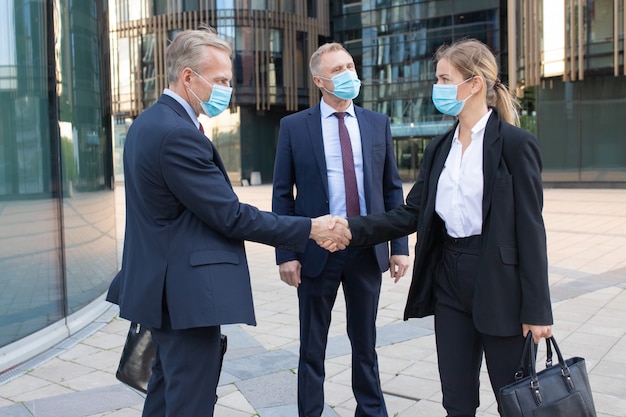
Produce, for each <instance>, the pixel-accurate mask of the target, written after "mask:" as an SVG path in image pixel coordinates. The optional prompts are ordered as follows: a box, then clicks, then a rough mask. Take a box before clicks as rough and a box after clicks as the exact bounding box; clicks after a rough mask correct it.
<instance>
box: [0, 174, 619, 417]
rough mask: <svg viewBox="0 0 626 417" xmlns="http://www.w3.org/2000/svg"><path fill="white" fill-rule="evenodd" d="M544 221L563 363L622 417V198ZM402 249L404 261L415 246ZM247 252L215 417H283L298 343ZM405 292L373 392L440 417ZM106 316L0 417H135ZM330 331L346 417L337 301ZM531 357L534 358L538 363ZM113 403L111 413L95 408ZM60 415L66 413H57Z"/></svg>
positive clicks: (329, 383)
mask: <svg viewBox="0 0 626 417" xmlns="http://www.w3.org/2000/svg"><path fill="white" fill-rule="evenodd" d="M409 188H410V184H409V185H407V189H406V191H408V189H409ZM236 191H237V192H240V195H241V197H242V201H248V202H252V203H254V204H255V205H260V206H262V207H264V208H265V209H268V208H269V196H270V194H271V187H269V186H260V187H243V188H238V189H237V190H236ZM122 202H123V200H122ZM544 218H545V221H546V226H547V232H548V250H549V260H550V267H549V272H550V285H551V288H552V296H553V301H554V304H553V310H554V315H555V326H554V331H555V336H556V337H557V340H558V342H559V345H560V347H561V350H562V351H563V354H564V356H566V357H568V356H583V357H585V359H586V362H587V368H588V370H589V375H590V381H591V385H592V389H593V391H594V399H595V402H596V406H597V408H598V416H599V417H624V416H626V399H625V398H624V393H625V392H626V375H624V372H622V371H620V369H622V368H623V367H624V366H623V365H624V364H625V363H626V314H625V313H626V311H625V310H626V256H624V255H623V248H624V247H626V191H624V190H561V189H552V190H546V192H545V208H544ZM118 226H119V225H118ZM118 236H123V233H120V234H118ZM409 239H410V246H411V256H413V252H412V251H413V248H412V247H413V245H414V243H415V235H414V234H413V235H411V236H410V238H409ZM120 246H121V245H120ZM246 249H247V253H248V258H249V263H250V269H251V276H252V285H253V291H254V296H255V309H256V313H257V319H258V321H259V325H258V326H257V327H250V326H238V325H230V326H224V327H223V329H222V331H223V333H225V334H227V335H228V336H229V350H228V352H227V354H226V355H227V356H226V358H225V363H224V370H223V373H222V377H221V379H220V386H219V387H218V395H219V396H220V398H219V400H218V404H217V406H216V416H220V417H222V416H223V417H249V416H251V415H252V414H253V413H258V415H259V416H260V417H283V416H285V417H293V416H295V415H296V414H297V411H296V405H295V385H296V383H295V380H296V375H295V374H294V372H295V371H296V368H297V355H298V340H297V339H298V333H299V330H298V321H297V312H298V307H297V297H296V294H295V289H294V288H292V287H288V286H286V285H285V284H284V283H282V282H281V281H280V279H279V278H278V268H277V266H276V265H275V263H274V256H273V249H272V248H268V247H266V246H264V245H260V244H256V243H250V242H248V243H246ZM409 284H410V277H404V278H403V279H401V280H400V281H399V282H398V283H397V284H393V281H392V280H391V279H389V277H388V275H385V276H384V277H383V284H382V287H381V297H380V308H379V317H378V320H377V325H378V327H379V329H378V345H379V347H378V355H379V361H380V368H381V369H380V371H381V381H382V384H383V391H384V392H385V398H386V401H387V405H388V409H389V413H390V416H394V417H415V416H418V415H424V416H440V415H443V414H444V410H443V408H442V407H441V391H440V388H439V377H438V371H437V358H436V354H435V350H434V346H435V344H434V336H433V334H432V318H426V319H421V320H414V319H412V320H409V321H407V322H405V321H402V314H403V309H404V303H405V301H406V293H407V291H408V286H409ZM114 315H115V309H110V310H109V312H108V316H107V315H104V314H103V317H102V318H100V319H98V320H96V321H95V322H94V323H92V324H91V325H90V326H88V328H86V329H84V330H83V331H81V332H78V333H77V334H75V335H74V336H72V337H71V338H69V339H67V340H66V341H64V342H63V343H62V344H60V345H58V346H57V347H55V348H54V349H51V351H50V352H48V353H47V354H46V355H42V358H41V359H40V361H39V362H37V361H36V360H33V361H32V362H29V365H28V367H27V368H25V369H22V371H21V372H22V374H20V375H18V376H17V377H15V378H13V379H10V380H8V382H5V383H4V384H3V383H1V382H0V415H1V416H2V417H23V416H29V417H33V416H35V417H41V416H44V417H45V416H47V415H55V417H56V416H60V415H62V416H63V417H73V416H76V417H79V416H80V417H105V416H106V417H139V416H140V415H141V408H142V402H143V397H142V396H141V395H139V394H138V393H136V392H135V391H132V390H130V389H128V388H126V387H124V386H123V385H121V384H120V383H118V382H117V381H116V380H115V379H114V377H113V373H114V371H115V369H116V366H117V361H118V360H119V353H120V352H121V348H122V346H123V343H124V338H125V335H126V332H127V331H128V325H129V323H128V322H127V321H126V320H122V319H117V318H113V317H114ZM332 320H333V323H332V326H331V330H330V332H329V348H328V358H327V361H326V370H327V380H326V382H325V392H326V394H327V395H326V401H327V407H326V408H325V411H324V414H323V416H324V417H338V416H339V417H352V416H353V415H354V408H355V406H356V403H355V401H354V397H353V395H352V392H351V387H350V379H351V367H350V362H351V358H350V348H349V342H348V339H347V337H346V335H345V302H344V300H343V294H342V293H341V291H340V293H339V294H338V297H337V302H336V305H335V309H334V311H333V317H332ZM542 357H543V353H542V352H540V361H541V360H542V359H541V358H542ZM31 363H32V365H31ZM63 368H65V371H62V370H61V369H63ZM18 371H19V370H18ZM481 386H482V388H481V392H480V395H481V407H480V408H479V410H478V413H477V416H478V417H493V416H497V409H496V405H495V401H494V398H493V393H492V392H491V390H490V387H489V382H488V377H487V373H486V370H485V369H483V370H482V372H481ZM74 390H75V391H76V392H74ZM261 392H263V393H264V395H261V394H260V393H261ZM112 395H114V396H115V397H116V401H120V402H121V403H116V402H115V401H100V400H97V399H96V400H94V398H96V397H97V398H99V399H106V398H109V397H108V396H112ZM124 398H126V399H127V400H128V404H124V403H123V401H124ZM20 399H21V401H24V402H22V403H19V401H20ZM65 407H68V409H69V408H72V409H71V410H69V411H67V413H66V408H65ZM33 410H35V411H33ZM46 410H49V411H50V412H49V414H45V413H46V412H47V411H46ZM53 412H54V413H53ZM72 413H74V414H72ZM396 413H397V414H396Z"/></svg>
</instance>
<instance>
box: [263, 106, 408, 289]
mask: <svg viewBox="0 0 626 417" xmlns="http://www.w3.org/2000/svg"><path fill="white" fill-rule="evenodd" d="M354 111H355V115H356V118H357V120H358V122H359V130H360V133H361V146H362V151H363V180H364V181H363V182H364V188H365V203H366V206H367V213H381V212H385V211H387V210H391V209H394V208H396V207H398V206H400V205H401V204H402V203H403V201H404V194H403V192H402V181H401V180H400V176H399V174H398V169H397V166H396V159H395V155H394V152H393V141H392V138H391V129H390V122H389V117H387V116H385V115H382V114H380V113H376V112H373V111H369V110H365V109H363V108H361V107H358V106H354ZM294 185H295V188H296V190H297V193H296V194H295V195H294ZM272 210H273V211H274V212H275V213H279V214H288V215H296V216H307V217H317V216H321V215H325V214H328V213H329V212H330V207H329V196H328V175H327V169H326V157H325V156H324V141H323V137H322V121H321V112H320V106H319V105H317V106H315V107H312V108H309V109H307V110H303V111H301V112H298V113H295V114H292V115H289V116H287V117H284V118H283V119H282V120H281V122H280V134H279V138H278V147H277V150H276V163H275V166H274V190H273V198H272ZM391 251H392V254H394V255H408V253H409V252H408V239H407V238H406V237H400V238H397V239H396V240H394V241H392V242H391ZM374 252H375V255H376V260H377V262H378V265H379V267H380V271H381V272H384V271H386V270H387V269H389V248H388V244H387V242H385V243H381V244H378V245H376V246H375V248H374ZM296 259H297V260H299V261H300V263H301V264H302V271H301V273H302V275H303V276H307V277H311V278H312V277H317V276H318V275H319V274H320V273H321V272H322V269H323V268H324V265H325V264H326V260H327V259H328V252H327V251H325V250H323V249H321V248H320V247H319V246H317V245H316V244H315V242H313V241H310V242H309V244H308V245H307V248H306V250H305V251H304V253H295V252H294V251H291V250H285V249H284V248H278V249H277V250H276V261H277V263H278V264H281V263H283V262H287V261H291V260H296Z"/></svg>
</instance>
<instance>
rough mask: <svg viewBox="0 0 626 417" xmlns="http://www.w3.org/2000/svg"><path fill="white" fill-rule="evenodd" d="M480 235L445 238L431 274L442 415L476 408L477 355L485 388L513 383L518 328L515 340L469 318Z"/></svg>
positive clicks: (465, 414) (468, 415)
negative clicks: (484, 370)
mask: <svg viewBox="0 0 626 417" xmlns="http://www.w3.org/2000/svg"><path fill="white" fill-rule="evenodd" d="M479 249H480V236H471V237H468V238H463V239H453V238H451V237H447V238H446V243H445V250H444V253H443V256H442V260H441V264H440V265H439V269H438V273H437V282H436V287H435V294H436V297H437V303H436V306H435V335H436V336H435V337H436V341H437V359H438V363H439V375H440V378H441V389H442V392H443V406H444V408H445V409H446V412H447V413H448V417H473V416H475V415H476V409H477V408H478V406H479V376H480V368H481V365H482V358H483V353H484V357H485V361H486V363H487V371H488V373H489V379H490V381H491V386H492V389H493V391H494V393H495V394H496V398H497V395H498V394H497V393H498V391H499V389H500V387H502V386H504V385H506V384H508V383H510V382H513V380H514V374H515V371H516V370H517V367H518V365H519V358H520V355H521V353H522V349H523V346H524V338H523V337H522V326H521V323H520V332H519V335H518V336H511V337H499V336H491V335H487V334H484V333H480V332H479V331H478V330H477V329H476V326H475V325H474V321H473V318H472V306H473V303H474V287H475V284H476V279H477V278H478V277H477V276H476V273H477V272H476V271H477V266H478V253H479Z"/></svg>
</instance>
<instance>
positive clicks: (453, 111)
mask: <svg viewBox="0 0 626 417" xmlns="http://www.w3.org/2000/svg"><path fill="white" fill-rule="evenodd" d="M472 78H474V77H470V78H468V79H467V80H465V81H463V82H461V83H459V84H456V85H449V84H433V94H432V99H433V104H434V105H435V108H436V109H437V110H439V111H440V112H441V113H443V114H447V115H449V116H458V115H459V113H461V110H463V106H465V102H466V101H467V100H469V98H470V97H472V96H473V94H470V95H469V97H467V98H466V99H465V100H461V101H459V100H457V99H456V97H457V93H458V89H459V86H460V85H461V84H464V83H466V82H468V81H469V80H471V79H472Z"/></svg>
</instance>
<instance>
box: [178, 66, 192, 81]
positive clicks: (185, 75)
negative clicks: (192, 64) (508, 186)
mask: <svg viewBox="0 0 626 417" xmlns="http://www.w3.org/2000/svg"><path fill="white" fill-rule="evenodd" d="M193 75H194V73H193V71H192V69H191V68H189V67H185V68H183V70H182V71H181V72H180V77H179V78H178V79H179V80H180V81H182V83H183V84H184V85H189V84H190V83H191V77H192V76H193Z"/></svg>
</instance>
